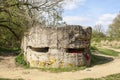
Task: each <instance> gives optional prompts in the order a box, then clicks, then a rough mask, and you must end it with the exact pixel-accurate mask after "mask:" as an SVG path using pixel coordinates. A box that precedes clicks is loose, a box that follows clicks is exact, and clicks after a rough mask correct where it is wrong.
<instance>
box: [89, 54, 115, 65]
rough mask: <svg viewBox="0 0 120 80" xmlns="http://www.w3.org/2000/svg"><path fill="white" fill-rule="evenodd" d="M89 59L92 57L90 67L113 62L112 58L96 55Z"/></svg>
mask: <svg viewBox="0 0 120 80" xmlns="http://www.w3.org/2000/svg"><path fill="white" fill-rule="evenodd" d="M91 57H92V60H91V67H92V66H94V65H100V64H105V63H109V62H111V61H113V60H114V59H113V58H112V57H105V56H101V55H96V54H92V55H91Z"/></svg>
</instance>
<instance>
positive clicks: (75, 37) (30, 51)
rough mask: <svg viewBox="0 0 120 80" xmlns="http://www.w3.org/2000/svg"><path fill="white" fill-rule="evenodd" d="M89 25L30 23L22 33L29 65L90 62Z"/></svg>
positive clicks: (51, 65)
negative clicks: (38, 24)
mask: <svg viewBox="0 0 120 80" xmlns="http://www.w3.org/2000/svg"><path fill="white" fill-rule="evenodd" d="M91 33H92V29H91V28H90V27H88V28H86V29H83V28H82V27H81V26H71V25H68V26H65V27H34V28H31V29H30V31H29V33H28V34H26V35H25V36H24V39H23V43H22V48H23V50H24V55H25V59H26V61H27V62H29V63H30V66H31V67H39V68H45V67H46V68H49V67H52V68H58V67H73V66H81V65H86V64H88V63H89V62H90V50H89V47H90V39H91Z"/></svg>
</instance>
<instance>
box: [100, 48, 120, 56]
mask: <svg viewBox="0 0 120 80" xmlns="http://www.w3.org/2000/svg"><path fill="white" fill-rule="evenodd" d="M98 51H99V52H100V53H101V54H104V55H109V56H114V57H117V56H119V54H120V53H119V52H116V51H113V50H110V49H103V48H99V49H98Z"/></svg>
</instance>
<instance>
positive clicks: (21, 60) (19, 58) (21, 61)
mask: <svg viewBox="0 0 120 80" xmlns="http://www.w3.org/2000/svg"><path fill="white" fill-rule="evenodd" d="M15 62H16V64H17V65H21V66H23V67H26V68H28V67H29V64H27V63H26V61H25V60H24V55H23V54H22V53H20V54H19V55H18V56H17V57H16V58H15Z"/></svg>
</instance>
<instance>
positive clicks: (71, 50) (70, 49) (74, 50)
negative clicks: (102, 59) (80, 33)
mask: <svg viewBox="0 0 120 80" xmlns="http://www.w3.org/2000/svg"><path fill="white" fill-rule="evenodd" d="M83 51H84V48H67V49H66V52H67V53H83Z"/></svg>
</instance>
